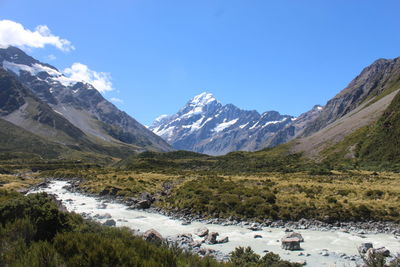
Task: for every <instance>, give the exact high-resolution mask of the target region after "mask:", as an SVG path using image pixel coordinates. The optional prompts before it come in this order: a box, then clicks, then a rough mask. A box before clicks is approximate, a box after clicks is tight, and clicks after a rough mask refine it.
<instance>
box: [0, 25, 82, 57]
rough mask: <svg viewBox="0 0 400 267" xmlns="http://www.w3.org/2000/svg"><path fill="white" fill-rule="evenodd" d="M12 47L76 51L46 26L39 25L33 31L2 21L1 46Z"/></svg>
mask: <svg viewBox="0 0 400 267" xmlns="http://www.w3.org/2000/svg"><path fill="white" fill-rule="evenodd" d="M10 45H12V46H18V47H22V48H26V47H30V48H43V47H44V46H45V45H52V46H55V47H56V48H58V49H60V50H61V51H71V50H74V49H75V48H74V46H73V45H72V44H71V42H70V41H68V40H66V39H62V38H60V37H59V36H56V35H53V34H52V33H51V31H50V29H49V27H47V26H46V25H39V26H37V27H36V28H35V30H34V31H31V30H28V29H25V28H24V26H23V25H22V24H20V23H17V22H14V21H12V20H0V46H2V47H8V46H10Z"/></svg>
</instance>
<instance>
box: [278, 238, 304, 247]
mask: <svg viewBox="0 0 400 267" xmlns="http://www.w3.org/2000/svg"><path fill="white" fill-rule="evenodd" d="M281 242H282V249H285V250H301V247H300V239H299V238H297V237H292V238H286V237H284V238H282V240H281Z"/></svg>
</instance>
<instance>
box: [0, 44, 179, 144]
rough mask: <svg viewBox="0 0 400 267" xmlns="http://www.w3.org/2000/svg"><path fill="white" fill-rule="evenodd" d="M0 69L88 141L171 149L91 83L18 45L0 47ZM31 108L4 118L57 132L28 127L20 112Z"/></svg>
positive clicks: (37, 131)
mask: <svg viewBox="0 0 400 267" xmlns="http://www.w3.org/2000/svg"><path fill="white" fill-rule="evenodd" d="M0 69H4V70H6V71H7V72H8V73H9V74H10V75H12V76H13V77H14V79H16V80H17V81H18V82H19V83H21V84H22V86H24V87H25V88H27V90H29V92H30V93H31V94H32V95H33V96H34V97H35V98H37V100H38V101H40V102H41V103H43V104H45V105H48V106H49V108H47V109H50V110H51V112H52V114H53V113H55V114H58V116H61V117H62V118H63V119H65V120H66V121H68V122H69V123H70V124H71V125H73V126H74V127H76V128H77V129H79V130H80V131H81V132H83V133H84V135H85V136H86V138H88V139H90V140H91V142H94V143H96V144H101V145H107V146H110V145H111V146H118V147H121V146H122V147H126V148H127V149H130V150H135V151H143V150H158V151H169V150H171V147H170V146H169V145H168V144H167V143H166V142H165V141H164V140H162V139H161V138H160V137H158V136H157V135H155V134H154V133H152V132H151V131H149V130H148V129H147V128H146V127H144V126H143V125H141V124H140V123H138V122H137V121H136V120H135V119H133V118H132V117H130V116H129V115H128V114H126V113H125V112H123V111H121V110H119V109H118V108H117V107H116V106H114V105H113V104H112V103H110V102H109V101H107V100H106V99H105V98H104V97H103V96H102V95H101V94H100V93H99V91H98V90H96V89H95V87H94V86H93V85H91V84H89V83H85V82H82V81H77V80H73V79H71V78H68V77H66V76H64V75H63V74H62V73H61V72H60V71H59V70H58V69H57V68H55V67H53V66H51V65H48V64H45V63H42V62H40V61H38V60H36V59H34V58H32V57H30V56H29V55H27V54H26V53H25V52H23V51H22V50H21V49H19V48H16V47H12V46H10V47H8V48H4V49H3V48H1V49H0ZM26 103H30V101H26ZM33 109H34V107H28V105H22V106H20V107H19V109H18V110H15V111H14V112H13V114H8V115H7V118H5V119H6V120H8V121H9V122H11V123H13V124H15V125H17V126H20V127H22V128H24V129H25V130H28V131H31V132H33V133H34V134H39V135H40V136H42V137H46V138H50V137H54V136H55V137H56V136H58V135H54V134H53V135H52V134H51V132H49V131H42V129H43V128H42V127H32V125H31V124H32V123H33V122H29V123H27V122H26V120H25V117H24V113H27V112H31V111H32V110H33ZM53 117H54V116H53ZM54 139H56V138H54ZM60 142H61V141H60Z"/></svg>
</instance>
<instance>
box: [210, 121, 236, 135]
mask: <svg viewBox="0 0 400 267" xmlns="http://www.w3.org/2000/svg"><path fill="white" fill-rule="evenodd" d="M238 120H239V119H234V120H231V121H227V122H223V123H220V124H218V125H217V126H216V127H215V128H214V129H213V131H214V132H216V133H219V132H222V131H223V130H225V129H226V128H228V127H231V126H232V125H234V124H235V123H236V122H237V121H238Z"/></svg>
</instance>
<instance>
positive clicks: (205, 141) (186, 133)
mask: <svg viewBox="0 0 400 267" xmlns="http://www.w3.org/2000/svg"><path fill="white" fill-rule="evenodd" d="M292 121H293V117H292V116H289V115H281V114H279V112H276V111H268V112H264V113H262V114H259V113H258V112H257V111H255V110H242V109H239V108H238V107H236V106H234V105H232V104H228V105H222V104H221V103H220V102H219V101H218V100H216V99H215V98H214V96H213V95H212V94H210V93H202V94H200V95H197V96H195V97H194V98H193V99H191V100H190V101H189V102H188V103H187V104H186V105H185V106H184V107H183V108H182V109H180V110H179V111H178V112H177V113H176V114H174V115H171V116H166V115H163V116H160V117H159V118H157V119H156V120H155V121H154V123H153V125H151V126H150V128H149V129H150V130H152V131H153V132H154V133H156V134H158V135H159V136H161V137H162V138H164V140H166V141H167V142H168V143H169V144H171V145H172V146H173V147H174V148H175V149H182V150H190V151H195V152H200V153H205V154H210V155H222V154H226V153H228V152H231V151H236V150H244V151H253V150H257V149H261V148H264V147H268V146H270V143H271V141H272V139H273V138H274V136H275V134H276V133H277V132H278V131H279V130H281V129H283V128H284V127H286V126H287V125H289V124H290V123H291V122H292ZM275 142H278V141H275Z"/></svg>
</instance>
